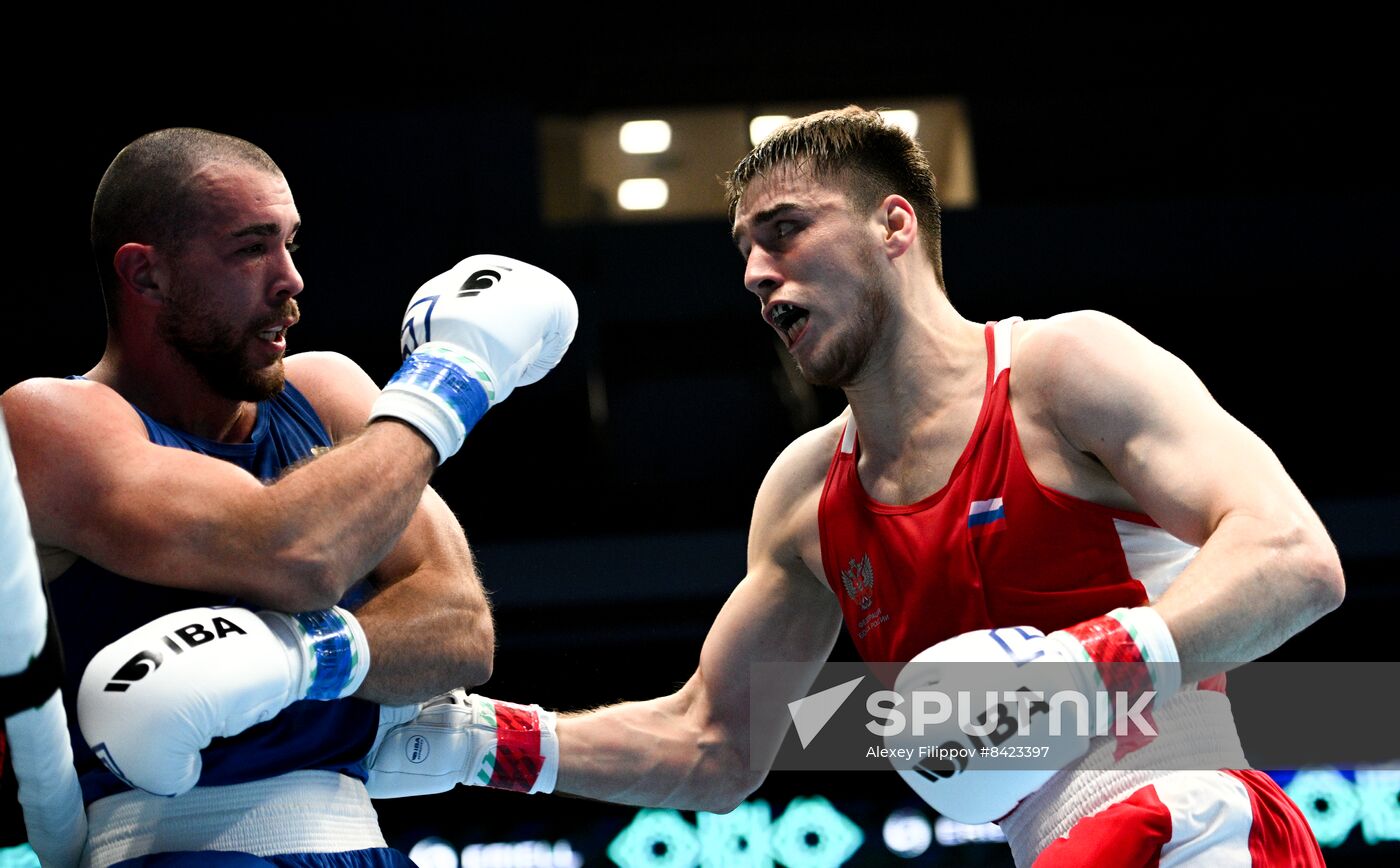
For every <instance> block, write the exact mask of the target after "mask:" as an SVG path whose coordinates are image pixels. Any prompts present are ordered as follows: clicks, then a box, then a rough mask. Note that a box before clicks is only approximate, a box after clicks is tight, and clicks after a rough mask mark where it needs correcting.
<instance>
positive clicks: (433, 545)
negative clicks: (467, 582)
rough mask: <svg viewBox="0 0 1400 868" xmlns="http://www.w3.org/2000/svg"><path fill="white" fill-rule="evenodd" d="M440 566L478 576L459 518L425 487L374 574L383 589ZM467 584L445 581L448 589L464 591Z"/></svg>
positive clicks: (451, 570) (433, 492)
mask: <svg viewBox="0 0 1400 868" xmlns="http://www.w3.org/2000/svg"><path fill="white" fill-rule="evenodd" d="M432 566H437V567H439V568H440V571H441V572H443V573H444V574H452V573H465V574H467V575H468V576H474V575H475V565H474V563H473V561H472V553H471V549H470V548H469V547H468V546H467V539H466V536H465V535H464V534H463V532H462V526H461V524H460V523H459V522H458V521H457V517H456V516H455V515H454V514H453V513H452V510H451V509H450V508H448V506H447V503H446V502H445V501H444V500H443V499H442V497H441V496H439V495H438V493H437V492H435V491H434V490H433V489H432V488H431V487H428V488H425V489H424V490H423V499H422V500H421V501H420V502H419V504H418V509H417V510H416V511H415V512H414V514H413V518H412V519H411V520H410V521H409V524H408V528H407V529H405V530H404V532H403V535H402V536H400V537H399V540H398V542H397V543H396V544H395V545H394V547H393V549H391V550H390V552H389V554H388V555H387V556H386V557H385V558H384V560H383V561H381V562H380V563H379V566H378V567H377V568H375V570H374V572H373V573H372V574H371V575H370V582H371V583H372V584H373V585H374V586H375V587H376V588H377V589H379V590H383V589H385V588H388V587H391V586H392V585H395V584H397V583H398V582H400V581H402V580H403V579H404V578H406V577H408V576H410V575H413V574H415V573H417V572H419V571H421V570H423V569H425V568H429V567H432ZM462 588H463V583H462V582H459V581H449V582H444V583H443V590H444V592H453V593H460V592H461V589H462Z"/></svg>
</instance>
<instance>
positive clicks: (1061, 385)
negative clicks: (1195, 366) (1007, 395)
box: [1012, 310, 1198, 414]
mask: <svg viewBox="0 0 1400 868" xmlns="http://www.w3.org/2000/svg"><path fill="white" fill-rule="evenodd" d="M1014 341H1015V343H1014V350H1013V368H1012V369H1013V371H1014V372H1015V373H1014V376H1015V381H1014V382H1015V384H1016V387H1017V389H1018V391H1019V392H1020V393H1021V395H1022V396H1025V395H1026V393H1027V391H1029V392H1030V393H1031V394H1032V395H1034V396H1036V397H1038V398H1040V399H1042V400H1045V401H1047V402H1048V404H1049V408H1050V409H1059V410H1061V411H1063V412H1067V413H1071V414H1072V413H1074V412H1076V411H1088V410H1093V409H1095V408H1101V409H1111V408H1113V407H1117V408H1120V409H1122V410H1131V409H1132V408H1133V407H1135V406H1138V405H1139V404H1140V403H1141V402H1143V401H1146V400H1148V399H1150V398H1151V397H1152V394H1153V392H1154V391H1155V389H1154V388H1153V386H1154V384H1156V383H1158V382H1160V381H1162V380H1163V379H1166V380H1180V379H1187V380H1191V381H1195V376H1194V374H1192V373H1191V371H1190V369H1189V368H1187V366H1186V365H1185V363H1183V362H1182V361H1181V360H1180V359H1178V358H1177V357H1176V356H1174V355H1172V354H1171V353H1169V352H1167V351H1166V350H1164V349H1163V348H1162V347H1160V346H1158V345H1156V344H1154V343H1153V342H1152V341H1150V340H1148V339H1147V338H1146V337H1144V336H1143V335H1142V334H1141V333H1139V332H1138V331H1137V330H1136V329H1134V328H1133V327H1132V326H1130V325H1128V324H1127V323H1125V322H1123V321H1122V320H1120V319H1117V318H1116V317H1113V316H1110V315H1108V314H1106V313H1101V312H1099V311H1093V310H1083V311H1075V312H1073V313H1066V314H1060V315H1059V316H1054V317H1051V318H1049V319H1045V320H1035V321H1031V322H1027V323H1024V324H1023V325H1022V326H1021V327H1020V328H1018V329H1017V334H1016V337H1015V338H1014ZM1197 382H1198V381H1197Z"/></svg>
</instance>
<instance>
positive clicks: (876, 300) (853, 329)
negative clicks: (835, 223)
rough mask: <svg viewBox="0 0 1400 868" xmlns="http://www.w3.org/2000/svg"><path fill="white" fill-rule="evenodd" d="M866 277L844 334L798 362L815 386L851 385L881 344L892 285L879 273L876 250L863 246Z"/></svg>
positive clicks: (805, 376)
mask: <svg viewBox="0 0 1400 868" xmlns="http://www.w3.org/2000/svg"><path fill="white" fill-rule="evenodd" d="M861 264H862V265H863V266H864V269H863V270H864V272H865V274H864V277H863V279H862V280H861V282H860V285H859V286H858V288H857V294H858V299H857V302H856V309H855V312H854V313H852V314H850V315H849V316H847V317H845V319H844V320H843V321H842V322H841V324H840V327H841V329H842V330H843V332H844V333H843V334H842V335H841V336H840V338H841V339H840V340H839V341H837V342H836V343H834V345H833V346H831V347H830V348H829V349H828V350H827V351H826V353H825V355H823V356H820V357H817V358H813V359H811V360H809V361H808V363H807V364H806V365H805V366H804V365H798V368H799V369H800V370H801V371H802V376H803V378H804V379H806V380H807V382H809V383H811V384H812V385H814V386H836V387H838V388H839V387H843V386H849V385H851V384H852V383H854V382H855V381H856V380H857V379H858V378H859V377H860V375H861V373H862V372H863V371H864V370H865V366H866V364H867V362H868V361H869V360H870V354H871V351H872V350H873V349H874V347H875V346H876V345H877V344H878V343H879V340H880V336H881V334H883V333H884V330H885V322H886V321H887V320H888V319H889V314H890V299H889V294H890V293H891V292H892V291H893V287H892V286H891V285H890V283H889V282H888V281H887V280H886V279H885V277H884V275H883V274H881V273H880V270H879V263H878V261H877V260H876V257H875V253H874V251H873V250H870V249H868V248H862V251H861Z"/></svg>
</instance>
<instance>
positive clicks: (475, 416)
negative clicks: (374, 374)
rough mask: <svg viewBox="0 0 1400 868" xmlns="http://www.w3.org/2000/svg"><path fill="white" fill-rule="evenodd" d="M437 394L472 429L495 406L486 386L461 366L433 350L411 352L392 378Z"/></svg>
mask: <svg viewBox="0 0 1400 868" xmlns="http://www.w3.org/2000/svg"><path fill="white" fill-rule="evenodd" d="M395 383H402V384H405V385H408V386H410V387H412V388H416V389H422V390H425V391H428V392H431V393H432V394H434V395H437V396H438V397H439V398H442V399H443V400H444V401H446V402H447V404H448V406H450V407H451V408H452V410H453V412H455V413H456V414H457V418H459V419H461V420H462V424H463V425H465V426H466V429H467V430H468V431H471V430H472V426H473V425H475V424H476V423H477V422H478V421H480V419H481V417H482V416H485V415H486V411H487V410H489V409H490V408H491V400H490V399H489V398H487V397H486V388H485V387H484V386H482V385H481V383H479V382H477V380H476V378H475V377H473V376H472V375H470V374H468V373H467V372H466V370H465V369H463V368H462V366H461V365H459V364H457V363H456V362H455V361H453V360H452V359H449V358H447V357H445V356H440V355H437V354H435V353H432V352H430V351H425V352H415V353H410V354H409V356H408V358H406V359H404V360H403V366H402V367H400V368H399V370H398V373H396V374H394V376H393V378H391V379H390V380H389V385H391V386H392V385H394V384H395Z"/></svg>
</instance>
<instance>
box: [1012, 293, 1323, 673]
mask: <svg viewBox="0 0 1400 868" xmlns="http://www.w3.org/2000/svg"><path fill="white" fill-rule="evenodd" d="M1020 351H1021V352H1022V358H1025V357H1026V356H1027V355H1031V356H1032V358H1031V363H1030V364H1029V365H1024V366H1022V368H1023V369H1025V370H1030V371H1038V373H1037V374H1034V375H1032V376H1033V379H1032V387H1033V388H1036V389H1038V390H1039V393H1040V397H1041V398H1042V399H1043V400H1044V402H1045V403H1044V406H1046V407H1048V408H1049V409H1050V413H1051V417H1052V418H1053V421H1054V423H1055V425H1056V426H1057V428H1058V430H1059V432H1060V433H1061V435H1062V436H1063V437H1064V438H1065V439H1066V440H1067V441H1068V442H1069V443H1070V444H1071V445H1072V446H1073V447H1074V448H1075V449H1077V450H1079V451H1080V452H1082V453H1086V454H1087V455H1092V456H1093V457H1094V458H1096V459H1097V460H1098V461H1099V462H1101V463H1102V465H1103V467H1104V468H1106V469H1107V471H1108V472H1109V473H1110V474H1112V477H1113V479H1114V480H1116V482H1117V483H1118V484H1119V485H1121V486H1122V488H1123V489H1124V490H1125V491H1126V492H1127V493H1128V494H1129V495H1130V496H1131V497H1132V499H1133V500H1134V501H1135V502H1136V503H1137V504H1138V505H1139V506H1140V507H1141V509H1143V510H1144V511H1145V512H1147V513H1148V514H1149V515H1151V516H1152V518H1153V519H1154V520H1155V521H1156V522H1157V523H1158V524H1160V525H1161V526H1162V527H1164V528H1165V529H1166V530H1168V531H1170V532H1171V533H1172V534H1174V535H1176V536H1177V537H1180V538H1181V539H1183V540H1186V541H1188V542H1191V543H1193V544H1196V545H1199V546H1201V551H1200V553H1199V555H1197V557H1196V559H1195V560H1194V562H1193V563H1192V564H1191V565H1190V566H1189V567H1188V568H1187V569H1186V570H1185V571H1184V572H1183V573H1182V574H1181V575H1180V576H1179V577H1178V578H1177V579H1176V581H1175V582H1173V583H1172V585H1171V587H1170V588H1169V589H1168V590H1167V591H1166V593H1164V594H1163V595H1162V596H1161V598H1160V599H1158V600H1156V601H1155V602H1154V604H1153V606H1154V608H1155V609H1156V610H1157V611H1158V613H1159V614H1161V615H1162V617H1163V619H1164V620H1165V621H1166V623H1167V626H1168V628H1169V629H1170V630H1171V633H1172V637H1173V639H1174V640H1175V642H1176V645H1177V649H1178V651H1179V653H1180V655H1181V660H1182V663H1183V669H1182V679H1183V681H1196V680H1199V679H1200V678H1203V677H1206V676H1209V675H1212V674H1215V672H1217V671H1219V669H1220V665H1219V664H1221V663H1225V664H1229V663H1241V662H1245V661H1249V660H1253V659H1255V658H1256V657H1259V656H1261V655H1263V654H1267V653H1268V652H1270V651H1272V650H1273V649H1275V648H1277V647H1278V646H1279V645H1281V644H1282V643H1283V642H1284V641H1285V640H1286V639H1288V637H1290V636H1292V635H1293V634H1294V633H1296V632H1298V631H1299V630H1301V629H1303V628H1304V627H1306V626H1307V625H1308V624H1311V623H1312V622H1313V621H1315V620H1317V619H1318V618H1319V617H1321V616H1322V615H1324V614H1326V613H1327V612H1328V611H1331V610H1332V609H1334V608H1336V607H1337V605H1339V604H1340V602H1341V599H1342V595H1343V587H1344V585H1343V578H1342V571H1341V565H1340V562H1339V561H1338V558H1337V553H1336V549H1335V547H1334V546H1333V545H1332V543H1331V540H1330V539H1329V538H1328V536H1327V532H1326V530H1325V529H1324V528H1323V526H1322V522H1321V521H1320V520H1319V519H1318V517H1317V514H1316V513H1315V512H1314V511H1313V510H1312V508H1311V507H1310V506H1309V505H1308V503H1307V501H1306V500H1305V499H1304V498H1303V495H1302V493H1301V492H1300V491H1299V490H1298V487H1297V486H1296V485H1295V484H1294V483H1293V480H1292V479H1290V478H1289V476H1288V474H1287V473H1286V472H1285V471H1284V469H1283V467H1282V466H1281V465H1280V464H1279V461H1278V459H1277V458H1276V457H1275V456H1274V454H1273V452H1272V451H1271V450H1270V449H1269V448H1268V447H1267V446H1266V445H1265V444H1264V443H1263V441H1261V440H1260V439H1259V438H1258V437H1257V436H1255V435H1254V434H1253V433H1252V432H1250V431H1249V430H1248V429H1247V428H1245V427H1244V426H1243V425H1241V424H1240V423H1239V422H1238V421H1237V420H1235V419H1234V418H1232V417H1231V416H1230V415H1229V414H1227V413H1226V412H1225V411H1224V410H1223V409H1221V407H1220V406H1219V405H1218V404H1217V403H1216V402H1215V400H1214V399H1213V398H1211V396H1210V394H1209V393H1208V392H1207V391H1206V389H1205V387H1204V386H1203V385H1202V384H1201V382H1200V380H1198V379H1197V378H1196V376H1195V375H1194V374H1193V373H1192V372H1191V371H1190V369H1188V368H1187V367H1186V366H1185V365H1184V364H1182V363H1181V361H1180V360H1178V359H1176V358H1175V357H1174V356H1172V355H1171V354H1169V353H1167V352H1166V351H1164V350H1162V349H1161V348H1159V347H1157V346H1155V345H1153V344H1152V343H1150V342H1148V341H1147V340H1145V339H1144V338H1143V337H1142V336H1141V335H1138V334H1137V333H1136V332H1134V331H1133V330H1132V329H1130V328H1128V327H1127V326H1126V325H1124V324H1123V323H1121V322H1119V321H1117V320H1115V319H1112V318H1111V317H1107V316H1104V315H1102V314H1093V313H1080V314H1071V315H1067V316H1065V317H1059V318H1056V319H1054V320H1050V321H1047V322H1046V323H1044V324H1042V325H1041V326H1040V327H1039V330H1038V331H1037V332H1036V333H1034V334H1032V335H1030V336H1028V337H1027V338H1026V339H1025V341H1024V342H1023V345H1022V347H1021V349H1020ZM1212 663H1213V664H1216V665H1213V666H1212V665H1210V664H1212Z"/></svg>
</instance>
